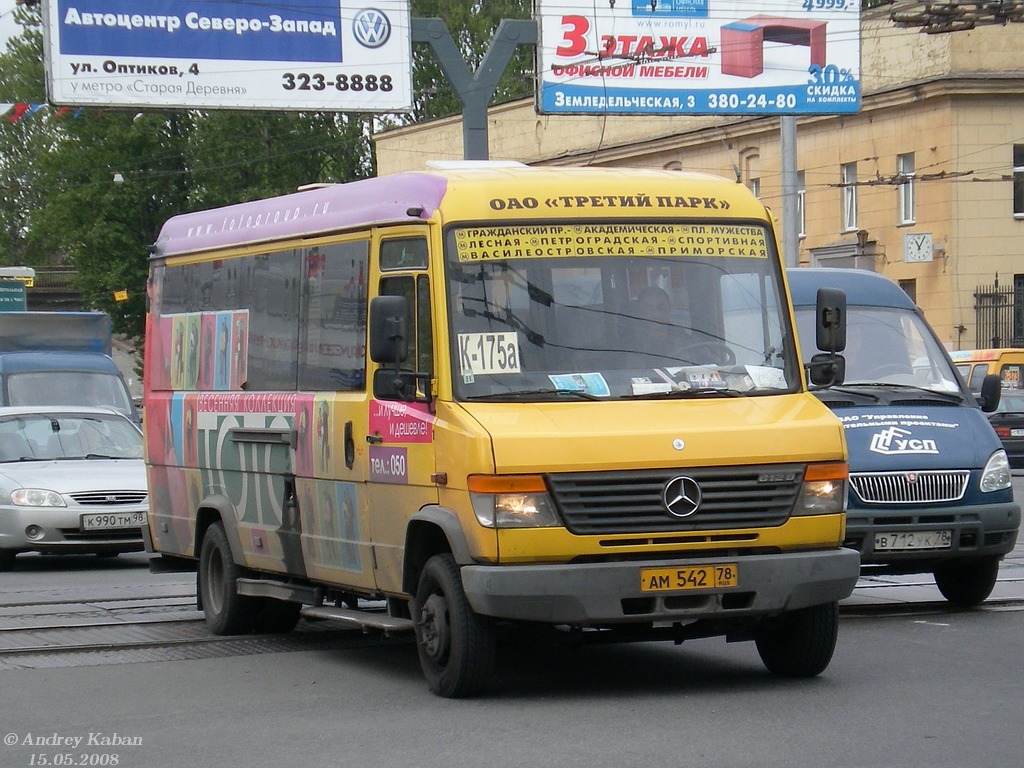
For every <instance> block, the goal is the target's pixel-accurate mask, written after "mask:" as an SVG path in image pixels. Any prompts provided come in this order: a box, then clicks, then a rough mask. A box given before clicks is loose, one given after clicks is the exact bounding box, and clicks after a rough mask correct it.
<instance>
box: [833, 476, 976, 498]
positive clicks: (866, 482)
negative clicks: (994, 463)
mask: <svg viewBox="0 0 1024 768" xmlns="http://www.w3.org/2000/svg"><path fill="white" fill-rule="evenodd" d="M970 477H971V473H970V471H969V470H966V469H950V470H944V471H943V470H939V471H931V472H851V473H850V486H851V487H852V488H853V491H854V493H856V494H857V496H858V497H859V498H860V500H861V501H863V502H864V503H865V504H928V503H931V504H934V503H936V502H943V501H959V500H960V499H962V498H963V497H964V493H966V492H967V481H968V480H970Z"/></svg>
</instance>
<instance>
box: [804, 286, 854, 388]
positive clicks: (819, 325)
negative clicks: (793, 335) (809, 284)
mask: <svg viewBox="0 0 1024 768" xmlns="http://www.w3.org/2000/svg"><path fill="white" fill-rule="evenodd" d="M814 318H815V321H814V334H815V341H816V342H817V346H818V349H820V350H821V352H820V353H819V354H816V355H814V356H813V357H812V358H811V362H809V363H807V365H806V368H807V376H808V378H809V379H810V381H811V383H812V384H814V385H815V386H818V387H831V386H833V385H836V384H842V383H843V381H844V380H845V379H846V358H844V357H843V356H842V355H840V354H839V353H840V352H842V351H843V350H844V349H846V293H845V292H844V291H841V290H839V289H838V288H819V289H818V295H817V298H816V302H815V308H814Z"/></svg>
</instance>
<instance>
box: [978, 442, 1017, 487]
mask: <svg viewBox="0 0 1024 768" xmlns="http://www.w3.org/2000/svg"><path fill="white" fill-rule="evenodd" d="M1010 483H1011V480H1010V460H1009V459H1007V458H1006V451H1004V450H1003V449H1002V448H1000V449H999V450H998V451H996V452H995V453H993V454H992V456H991V457H989V460H988V463H987V464H986V465H985V470H984V471H983V472H982V473H981V492H982V493H991V492H992V491H1003V490H1006V489H1007V488H1009V487H1010Z"/></svg>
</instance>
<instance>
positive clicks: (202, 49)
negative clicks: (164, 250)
mask: <svg viewBox="0 0 1024 768" xmlns="http://www.w3.org/2000/svg"><path fill="white" fill-rule="evenodd" d="M43 18H44V35H45V60H46V81H47V91H48V95H49V99H50V101H51V102H52V103H54V104H59V105H72V106H106V107H111V106H113V107H117V106H124V107H180V108H185V109H192V108H196V109H281V110H305V109H308V110H325V111H345V112H352V111H362V112H404V111H408V110H409V109H410V108H411V105H412V86H411V35H410V22H409V3H408V0H148V1H147V2H146V3H144V4H143V3H138V2H136V0H46V3H45V12H44V14H43Z"/></svg>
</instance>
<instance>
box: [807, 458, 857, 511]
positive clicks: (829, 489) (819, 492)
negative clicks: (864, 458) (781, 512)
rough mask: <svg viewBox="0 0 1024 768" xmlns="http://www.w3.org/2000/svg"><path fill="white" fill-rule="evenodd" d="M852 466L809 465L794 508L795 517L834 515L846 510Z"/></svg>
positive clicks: (843, 464)
mask: <svg viewBox="0 0 1024 768" xmlns="http://www.w3.org/2000/svg"><path fill="white" fill-rule="evenodd" d="M849 476H850V466H849V465H848V464H846V463H838V464H809V465H808V466H807V471H806V472H805V473H804V481H803V483H802V484H801V486H800V495H799V497H798V498H797V500H796V505H795V506H794V507H793V514H794V515H834V514H837V513H839V512H842V511H843V510H845V509H846V494H847V488H848V478H849Z"/></svg>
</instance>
